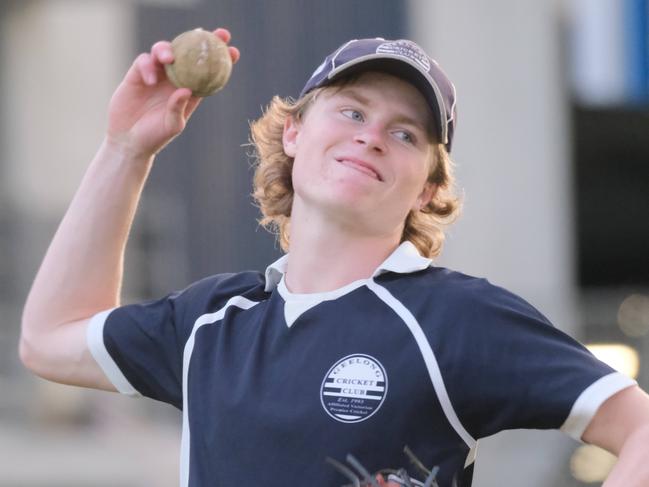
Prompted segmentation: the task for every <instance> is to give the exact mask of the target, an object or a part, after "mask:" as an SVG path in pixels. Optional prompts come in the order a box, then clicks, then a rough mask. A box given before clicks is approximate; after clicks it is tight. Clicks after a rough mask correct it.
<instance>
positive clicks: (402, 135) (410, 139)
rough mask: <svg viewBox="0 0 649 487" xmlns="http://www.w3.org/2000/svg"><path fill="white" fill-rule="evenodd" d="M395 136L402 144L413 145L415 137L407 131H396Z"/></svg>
mask: <svg viewBox="0 0 649 487" xmlns="http://www.w3.org/2000/svg"><path fill="white" fill-rule="evenodd" d="M395 135H396V136H397V138H399V139H401V140H402V141H404V142H407V143H408V144H414V143H415V136H414V135H413V134H411V133H410V132H408V131H407V130H397V131H396V132H395Z"/></svg>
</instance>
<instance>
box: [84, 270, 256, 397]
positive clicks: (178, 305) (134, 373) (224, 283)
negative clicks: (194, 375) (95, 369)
mask: <svg viewBox="0 0 649 487" xmlns="http://www.w3.org/2000/svg"><path fill="white" fill-rule="evenodd" d="M259 288H260V280H259V277H258V274H257V273H255V274H253V273H249V274H243V273H242V274H233V275H219V276H212V277H210V278H206V279H204V280H202V281H199V282H197V283H194V284H192V285H191V286H189V287H188V288H187V289H185V290H183V291H179V292H175V293H172V294H169V295H168V296H165V297H163V298H161V299H157V300H154V301H148V302H144V303H138V304H130V305H126V306H121V307H118V308H115V309H112V310H106V311H103V312H101V313H98V314H97V315H95V316H94V317H92V319H91V320H90V323H89V326H88V331H87V343H88V347H89V349H90V351H91V353H92V355H93V357H94V358H95V360H96V361H97V363H98V364H99V366H100V367H101V368H102V370H103V371H104V373H105V374H106V376H107V377H108V379H109V380H110V381H111V382H112V384H113V385H114V386H115V388H116V389H117V390H118V391H119V392H121V393H123V394H127V395H130V396H135V397H137V396H146V397H150V398H152V399H156V400H158V401H163V402H166V403H169V404H172V405H173V406H175V407H177V408H178V409H182V397H183V394H182V377H183V370H182V367H183V352H184V347H185V343H186V342H187V340H188V339H189V336H190V335H191V332H192V329H193V327H194V324H195V322H196V320H197V319H198V318H199V317H200V316H201V315H203V314H205V313H208V312H211V311H214V310H215V309H218V308H219V307H220V306H222V305H223V304H224V303H225V302H226V301H227V299H228V298H229V297H231V296H233V295H238V294H246V293H250V292H251V289H252V290H253V292H254V290H255V289H259Z"/></svg>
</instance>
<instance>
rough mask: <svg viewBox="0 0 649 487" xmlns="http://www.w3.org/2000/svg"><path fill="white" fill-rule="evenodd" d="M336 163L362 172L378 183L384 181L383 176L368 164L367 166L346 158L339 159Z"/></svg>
mask: <svg viewBox="0 0 649 487" xmlns="http://www.w3.org/2000/svg"><path fill="white" fill-rule="evenodd" d="M336 161H337V162H339V163H341V164H342V165H344V166H347V167H351V168H352V169H355V170H357V171H359V172H362V173H363V174H366V175H367V176H370V177H371V178H373V179H376V180H377V181H383V178H381V175H380V174H379V173H378V172H376V171H375V170H374V169H373V168H372V167H371V166H369V165H368V164H365V163H363V162H360V161H357V160H354V159H346V158H344V157H341V158H337V159H336Z"/></svg>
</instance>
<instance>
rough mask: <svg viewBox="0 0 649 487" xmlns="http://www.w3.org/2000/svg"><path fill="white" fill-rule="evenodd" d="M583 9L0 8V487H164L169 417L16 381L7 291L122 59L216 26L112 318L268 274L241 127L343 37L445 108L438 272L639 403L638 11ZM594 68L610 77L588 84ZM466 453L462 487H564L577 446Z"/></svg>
mask: <svg viewBox="0 0 649 487" xmlns="http://www.w3.org/2000/svg"><path fill="white" fill-rule="evenodd" d="M614 3H615V4H616V5H622V6H624V7H625V9H626V10H619V9H618V10H615V5H614ZM594 4H595V2H587V1H577V0H573V1H571V2H560V1H558V0H557V1H551V0H550V1H547V2H528V1H523V2H521V1H520V0H500V1H497V2H473V1H469V0H459V1H458V0H433V1H431V0H410V1H409V2H405V3H402V2H394V1H392V0H380V1H379V0H357V1H355V2H348V1H345V0H332V1H329V2H311V3H308V4H307V2H298V1H295V0H279V1H276V2H272V3H271V2H255V1H236V0H231V1H227V2H226V1H223V2H218V3H216V4H213V3H210V2H200V1H198V0H194V1H191V0H166V1H165V0H148V1H144V0H142V1H137V0H131V1H121V2H114V1H108V0H104V1H101V0H95V1H93V2H84V1H80V0H76V1H75V0H50V1H38V0H21V1H18V0H16V1H5V2H3V3H1V4H0V39H1V40H2V42H0V46H1V47H0V49H1V50H0V208H1V211H0V223H1V224H2V225H1V226H0V251H1V259H0V277H1V279H0V290H1V292H0V311H1V315H0V316H1V317H2V318H1V323H0V459H2V460H0V487H2V486H14V485H24V486H28V487H36V486H45V485H47V486H59V485H60V486H63V485H65V486H67V487H74V486H86V485H95V486H101V485H106V486H108V485H111V486H124V487H126V486H129V487H136V486H138V487H139V486H144V485H147V486H148V485H156V486H167V485H168V486H173V485H177V464H178V440H179V430H180V428H179V416H178V414H177V412H176V411H175V410H173V409H172V408H170V407H167V406H164V405H160V404H156V403H153V402H152V401H146V400H140V401H134V400H132V399H127V398H123V397H120V396H118V395H116V394H108V393H101V392H94V391H84V390H81V389H75V388H69V387H64V386H57V385H50V384H47V383H45V382H44V381H41V380H38V379H35V378H33V377H31V376H30V375H29V374H28V373H26V372H25V371H24V370H23V369H22V367H21V366H20V364H19V361H18V358H17V353H16V348H17V346H16V344H17V340H18V333H19V322H20V313H21V308H22V304H23V302H24V299H25V297H26V295H27V292H28V289H29V285H30V283H31V280H32V279H33V276H34V275H35V273H36V270H37V268H38V265H39V262H40V260H41V258H42V256H43V255H44V252H45V250H46V248H47V245H48V242H49V240H50V239H51V237H52V235H53V232H54V231H55V229H56V226H57V225H58V222H59V221H60V219H61V217H62V215H63V213H64V211H65V208H66V206H67V204H68V202H69V201H70V199H71V197H72V195H73V193H74V191H75V188H76V186H77V185H78V183H79V181H80V179H81V176H82V175H83V172H84V169H85V168H86V166H87V164H88V163H89V161H90V160H91V158H92V157H93V155H94V153H95V151H96V149H97V147H98V146H99V144H100V142H101V140H102V136H103V131H104V128H105V118H106V107H107V105H108V101H109V100H110V96H111V94H112V92H113V90H114V89H115V87H116V86H117V84H118V83H119V81H120V80H121V78H122V77H123V75H124V73H125V72H126V70H127V69H128V67H129V66H130V63H131V62H132V60H133V59H134V58H135V56H136V54H137V53H138V52H141V51H145V50H148V49H149V47H150V46H151V44H152V43H153V42H155V41H156V40H159V39H170V38H172V37H173V36H174V35H176V34H177V33H179V32H182V31H184V30H187V29H189V28H194V27H198V26H202V27H206V28H210V27H212V26H219V25H222V26H226V27H228V28H230V29H231V31H232V33H233V44H234V45H237V46H238V47H239V48H240V49H241V51H242V59H241V62H240V63H239V64H238V65H237V66H236V69H235V70H234V73H233V77H232V79H231V81H230V84H229V85H228V87H227V88H226V90H227V91H226V92H223V93H221V94H220V95H217V96H215V97H213V98H210V99H207V100H206V101H205V103H203V104H202V106H201V107H200V108H199V110H198V111H197V112H196V114H195V115H194V117H193V118H192V121H191V123H190V125H189V127H188V129H187V130H186V131H185V133H184V134H183V135H182V136H180V137H179V138H178V139H176V140H175V141H174V142H173V143H172V144H171V145H170V146H169V147H167V148H166V149H165V151H164V152H163V153H161V154H160V156H159V157H158V158H157V160H156V164H155V166H154V170H153V172H152V175H151V178H150V180H149V181H148V183H147V187H146V188H145V193H144V196H143V201H142V205H141V207H140V210H139V213H138V216H137V218H136V222H135V226H134V229H133V232H132V236H131V239H130V241H129V247H128V251H127V262H126V283H125V288H124V298H123V300H124V302H132V301H137V300H142V299H146V298H150V297H156V296H160V295H163V294H166V293H167V292H169V291H170V290H173V289H179V288H182V287H184V286H185V285H187V284H188V283H190V282H192V281H193V280H196V279H198V278H200V277H202V276H205V275H208V274H212V273H216V272H228V271H238V270H243V269H250V268H254V269H263V268H265V266H266V265H267V264H268V263H269V262H270V261H272V260H274V259H275V258H276V257H277V256H279V255H280V253H279V249H278V246H277V244H276V243H275V242H274V239H273V237H272V236H271V235H269V234H268V233H267V232H266V231H265V230H263V229H262V228H260V227H259V226H258V225H257V222H256V220H257V218H258V214H257V210H256V208H254V207H253V206H252V204H251V202H252V200H251V198H250V191H251V184H250V179H251V174H252V172H251V169H250V159H249V157H248V153H249V152H250V150H251V149H250V147H249V146H247V145H246V144H247V143H248V123H249V121H250V120H253V119H255V118H257V117H258V116H259V115H260V113H261V110H262V107H263V106H265V105H266V104H267V103H268V101H269V100H270V98H271V97H272V95H274V94H280V95H282V96H290V95H292V96H296V95H297V94H298V93H299V91H300V89H301V87H302V85H303V83H304V81H305V80H306V78H307V77H308V75H309V74H310V73H311V72H312V71H313V69H314V68H315V67H316V65H317V64H319V62H320V61H321V59H322V58H323V57H324V56H325V55H326V54H327V53H329V52H330V51H331V50H332V49H333V48H335V47H336V46H338V45H339V44H340V43H342V42H343V41H344V40H346V39H348V38H351V37H369V36H381V37H386V38H398V37H408V36H410V37H413V38H414V39H415V40H417V41H418V42H419V43H420V44H422V45H423V46H424V47H426V49H427V50H428V52H429V53H431V54H432V55H433V56H434V57H436V58H437V59H438V60H439V61H440V63H441V64H442V66H443V67H444V68H445V70H446V71H447V72H448V74H449V76H450V77H451V79H453V80H454V82H455V83H456V86H457V89H458V93H459V100H458V106H459V125H458V127H459V130H458V132H457V137H456V140H455V141H454V159H455V160H456V162H457V174H458V179H459V182H460V186H461V188H463V190H464V192H465V211H464V215H463V217H462V218H461V220H460V221H459V222H458V223H457V224H456V226H455V227H453V229H452V230H451V232H450V235H449V238H448V243H447V248H446V251H445V253H444V254H443V257H442V259H441V260H440V265H446V266H449V267H453V268H455V269H458V270H461V271H463V272H466V273H469V274H474V275H481V276H486V277H488V278H489V279H490V280H491V281H492V282H494V283H496V284H499V285H503V286H505V287H507V288H509V289H511V290H512V291H514V292H516V293H518V294H520V295H522V296H523V297H525V298H526V299H527V300H528V301H530V302H531V303H532V304H534V305H535V306H537V307H538V308H539V309H541V310H542V311H543V312H544V313H545V314H546V315H547V316H548V317H549V318H550V319H551V320H552V321H553V322H554V323H555V324H556V325H557V326H558V327H559V328H561V329H563V330H566V331H567V332H569V333H570V334H572V335H573V336H576V337H577V338H579V339H580V340H581V341H584V342H615V343H623V344H626V345H629V346H631V347H632V348H633V349H635V350H637V351H638V352H639V357H640V375H639V379H638V380H639V382H640V383H641V385H643V386H644V387H645V389H646V388H647V382H646V376H647V373H648V372H649V371H648V370H647V365H646V363H645V362H646V360H647V358H649V349H648V341H647V338H646V333H647V330H649V323H648V324H647V325H646V327H645V325H644V323H647V322H648V321H649V317H648V316H649V311H648V310H647V309H648V307H647V305H646V304H643V303H645V301H644V300H646V299H649V298H647V295H648V294H649V264H648V263H649V257H648V255H647V252H646V249H647V248H648V244H649V226H647V224H646V223H645V222H646V221H647V219H648V217H649V203H648V201H649V199H648V198H647V195H646V189H647V188H648V187H649V169H648V168H649V165H648V164H647V163H646V161H647V158H648V156H649V147H648V146H647V143H646V142H645V141H646V139H647V138H646V136H645V135H644V134H646V133H647V132H648V131H649V130H647V129H649V110H648V109H647V105H646V102H647V91H643V89H645V88H646V89H647V90H649V87H647V86H646V84H647V78H646V76H645V75H646V66H647V65H646V64H644V65H641V66H644V68H643V67H639V68H638V63H640V64H641V63H642V62H646V59H647V54H646V49H645V51H643V50H642V48H640V47H638V46H639V45H642V42H643V41H642V39H644V42H645V45H646V42H647V39H648V37H647V33H646V19H647V10H648V9H647V8H646V7H647V2H646V1H640V2H638V1H635V0H634V1H630V0H625V1H622V2H612V1H611V2H599V3H598V5H600V6H601V5H604V4H606V5H605V6H606V7H607V8H609V9H610V10H609V11H608V14H603V13H602V12H601V11H593V10H591V9H593V8H597V7H593V5H594ZM643 5H644V7H645V8H644V17H642V16H641V14H640V12H641V11H642V6H643ZM634 8H635V10H634ZM628 15H631V17H630V18H631V19H633V20H635V23H633V26H634V29H635V30H633V32H632V34H629V33H628V32H629V28H628V26H629V25H630V24H628V23H629V22H632V21H631V20H628V19H629V17H628ZM638 16H640V17H641V18H644V23H642V22H641V21H638V20H637V19H638ZM606 20H608V23H607V22H606ZM615 22H621V23H622V24H618V23H615ZM593 25H594V26H595V27H593ZM602 25H603V26H605V27H601V26H602ZM620 25H622V27H621V26H620ZM604 28H608V29H609V30H610V32H609V31H606V32H607V34H606V35H608V36H609V37H607V39H609V38H610V39H616V40H615V41H610V42H608V43H605V44H603V45H604V46H606V47H607V48H610V46H611V45H612V44H614V45H615V46H617V47H615V48H614V49H612V48H611V49H609V50H611V52H613V55H612V56H613V57H610V58H606V57H604V56H603V55H602V54H601V52H602V48H601V47H598V49H599V50H600V56H595V55H593V53H592V52H591V51H590V50H589V49H592V48H593V45H596V46H600V45H599V44H593V43H594V42H595V41H593V40H592V39H591V38H590V37H588V36H589V35H590V34H589V33H590V32H591V30H592V29H594V31H593V32H595V37H597V33H600V34H601V35H600V37H602V36H603V35H604V34H603V32H604V31H603V30H602V29H604ZM643 29H644V30H643ZM616 32H617V33H618V34H615V33H616ZM620 32H621V33H622V34H619V33H620ZM615 35H618V37H615ZM620 35H621V36H622V37H619V36H620ZM625 35H626V36H627V37H624V36H625ZM629 36H636V37H634V38H637V39H640V40H637V41H636V42H633V40H631V37H629ZM643 36H644V37H643ZM599 41H600V42H601V39H599ZM629 46H631V47H629ZM630 51H632V53H630ZM620 53H621V54H620ZM643 53H644V54H643ZM615 56H618V57H615ZM620 56H621V57H620ZM634 56H635V57H634ZM643 56H644V57H643ZM592 59H595V64H596V65H591V64H589V62H593V61H592ZM589 60H591V61H589ZM605 60H606V62H608V63H612V65H615V66H617V67H618V68H617V69H616V70H612V69H611V70H602V69H601V66H599V65H597V63H598V62H599V63H600V64H602V63H604V61H605ZM643 60H645V61H643ZM598 69H599V70H598ZM620 70H621V71H622V72H620ZM643 70H644V71H643ZM601 72H609V74H611V73H612V74H611V76H612V78H614V79H612V80H611V79H608V80H602V79H600V78H601V76H600V75H601ZM643 73H644V74H643ZM613 75H615V76H613ZM643 76H644V77H643ZM620 80H622V81H620ZM643 86H644V87H645V88H643ZM607 87H608V88H607ZM607 90H608V91H607ZM623 303H626V304H625V305H624V306H622V307H621V305H622V304H623ZM480 445H481V446H480V455H479V456H478V461H477V470H476V478H475V482H474V485H475V486H476V487H490V486H500V485H503V484H506V485H525V486H526V487H547V486H550V485H552V486H557V487H559V486H561V487H563V486H572V485H574V486H577V485H583V484H581V483H579V482H578V481H577V480H575V479H574V478H573V477H572V474H571V469H570V459H571V456H572V454H573V451H575V449H576V448H577V446H578V445H576V444H575V443H574V442H573V441H572V440H570V439H568V438H565V437H563V436H562V435H561V434H560V433H556V432H520V431H517V432H507V433H504V434H500V435H497V436H496V437H494V438H489V439H486V440H484V441H483V440H481V442H480ZM143 452H147V453H143ZM98 479H99V480H98Z"/></svg>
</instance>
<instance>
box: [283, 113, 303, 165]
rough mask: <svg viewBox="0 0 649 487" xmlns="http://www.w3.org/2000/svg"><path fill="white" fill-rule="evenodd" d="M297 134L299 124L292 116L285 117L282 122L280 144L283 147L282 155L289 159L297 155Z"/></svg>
mask: <svg viewBox="0 0 649 487" xmlns="http://www.w3.org/2000/svg"><path fill="white" fill-rule="evenodd" d="M299 133H300V125H299V123H298V122H297V121H296V120H294V119H293V117H292V116H290V115H289V116H287V117H286V120H284V133H283V135H282V144H283V145H284V153H285V154H286V155H287V156H289V157H295V154H296V153H297V137H298V134H299Z"/></svg>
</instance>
